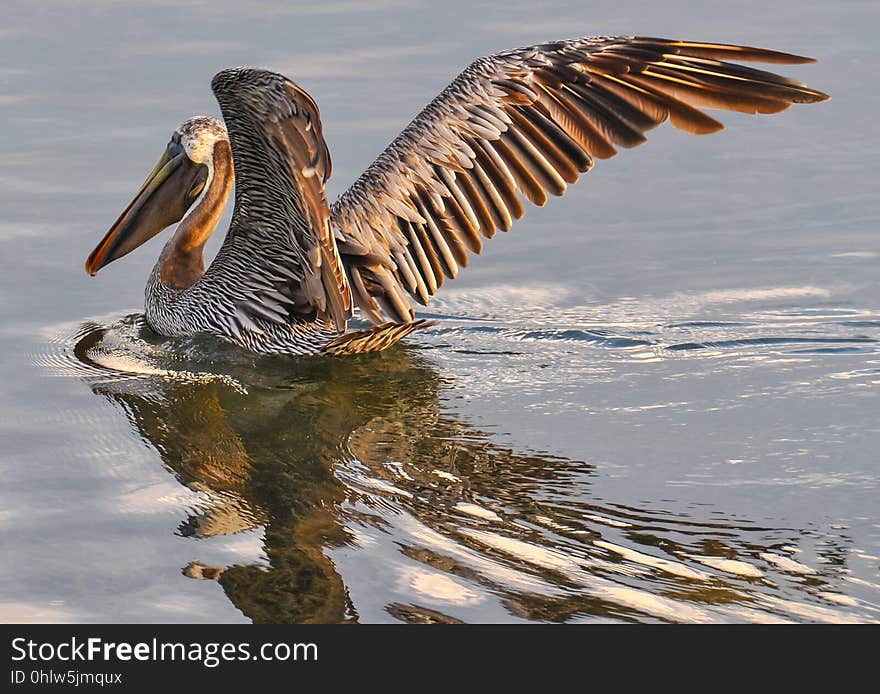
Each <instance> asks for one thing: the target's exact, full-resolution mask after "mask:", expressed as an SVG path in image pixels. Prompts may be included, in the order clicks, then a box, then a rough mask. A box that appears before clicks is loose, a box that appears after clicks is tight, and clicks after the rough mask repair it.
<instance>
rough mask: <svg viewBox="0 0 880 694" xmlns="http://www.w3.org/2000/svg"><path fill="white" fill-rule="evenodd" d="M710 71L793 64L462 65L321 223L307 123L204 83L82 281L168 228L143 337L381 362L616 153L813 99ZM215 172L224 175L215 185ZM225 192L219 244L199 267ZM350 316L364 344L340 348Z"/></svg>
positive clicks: (548, 55)
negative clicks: (657, 132)
mask: <svg viewBox="0 0 880 694" xmlns="http://www.w3.org/2000/svg"><path fill="white" fill-rule="evenodd" d="M729 60H739V61H747V62H748V61H755V62H764V63H806V62H812V59H810V58H804V57H801V56H797V55H790V54H787V53H779V52H776V51H770V50H764V49H759V48H750V47H746V46H734V45H725V44H713V43H696V42H690V41H673V40H668V39H658V38H644V37H619V36H618V37H592V38H580V39H573V40H570V41H556V42H552V43H545V44H541V45H537V46H531V47H527V48H520V49H515V50H511V51H505V52H502V53H496V54H494V55H490V56H487V57H484V58H480V59H478V60H476V61H474V62H473V63H471V65H470V66H468V67H467V68H466V69H465V70H464V71H463V72H462V73H461V74H460V75H459V76H458V77H457V78H456V79H455V80H454V81H453V82H452V83H451V84H450V85H449V86H448V87H446V89H444V90H443V91H442V92H441V93H440V95H439V96H437V98H435V99H434V100H433V101H432V102H431V103H430V104H428V106H427V107H425V109H424V110H423V111H422V112H421V113H420V114H419V115H418V116H416V118H415V119H414V120H413V121H412V123H410V124H409V126H408V127H407V128H406V129H405V130H404V131H403V132H402V133H401V134H400V135H398V137H397V138H396V139H395V140H394V141H393V142H392V143H391V144H390V145H389V146H388V148H387V149H386V150H385V151H384V152H382V154H380V155H379V158H378V159H376V161H374V162H373V163H372V164H371V165H370V167H369V168H368V169H367V170H366V171H365V172H364V173H363V175H361V177H360V178H359V179H358V180H357V181H356V182H355V183H354V185H352V187H351V188H349V189H348V190H347V191H346V192H345V193H344V194H343V195H342V196H340V198H339V199H338V200H337V201H336V202H335V203H334V204H333V206H332V207H330V206H328V204H327V200H326V197H325V194H324V184H325V182H326V181H327V179H328V178H329V176H330V170H331V165H330V153H329V151H328V149H327V144H326V143H325V141H324V138H323V135H322V129H321V120H320V117H319V114H318V107H317V106H316V105H315V102H314V100H313V99H312V98H311V97H310V96H309V94H308V93H306V91H305V90H303V89H302V88H301V87H299V86H298V85H296V84H294V83H293V82H291V81H290V80H289V79H287V78H285V77H284V76H282V75H279V74H276V73H273V72H268V71H265V70H258V69H251V68H234V69H229V70H223V71H222V72H219V73H218V74H217V75H215V77H214V79H213V81H212V82H211V88H212V89H213V91H214V94H215V96H216V97H217V101H218V102H219V103H220V108H221V110H222V112H223V117H224V119H225V121H226V125H225V127H224V125H223V124H221V123H220V122H218V121H216V120H214V119H212V118H207V117H197V118H192V119H190V120H188V121H186V122H185V123H184V124H183V125H181V126H180V128H178V129H177V130H176V131H175V132H174V134H173V135H172V138H171V141H170V142H169V143H168V146H167V148H166V150H165V153H164V154H163V155H162V158H161V159H160V161H159V163H158V164H157V165H156V168H155V169H154V170H153V171H152V172H151V173H150V175H149V176H148V177H147V180H146V182H145V183H144V184H143V186H142V187H141V189H140V191H138V194H137V195H136V197H135V198H134V200H133V201H132V202H131V203H130V204H129V206H128V207H127V208H126V209H125V211H124V212H123V213H122V215H121V216H120V217H119V219H118V220H117V221H116V223H115V224H114V225H113V226H112V227H111V228H110V231H108V232H107V235H106V236H105V237H104V239H103V240H102V241H101V243H100V244H98V247H97V248H95V250H94V251H92V254H91V255H90V256H89V258H88V260H87V261H86V270H87V271H88V272H89V274H92V275H94V274H95V273H96V272H97V271H98V270H100V269H101V268H102V267H104V266H105V265H106V264H108V263H109V262H111V261H113V260H116V259H117V258H120V257H122V256H123V255H125V254H127V253H129V252H130V251H132V250H134V249H135V248H136V247H137V246H139V245H141V244H142V243H144V242H145V241H147V240H148V239H150V238H152V237H153V236H155V235H156V234H158V233H159V232H160V231H162V230H163V229H164V228H166V227H167V226H169V225H171V224H174V223H175V222H179V224H178V226H177V230H176V231H175V233H174V235H173V236H172V237H171V239H170V240H169V241H168V243H167V244H166V245H165V247H164V249H163V250H162V253H161V255H160V256H159V261H158V263H157V264H156V266H155V268H154V270H153V272H152V274H151V275H150V279H149V281H148V283H147V288H146V319H147V322H148V323H149V324H150V326H151V327H152V328H153V329H154V330H155V331H156V332H158V333H160V334H163V335H189V334H193V333H199V332H206V333H211V334H214V335H217V336H219V337H221V338H224V339H225V340H228V341H230V342H233V343H235V344H238V345H241V346H243V347H246V348H248V349H250V350H253V351H255V352H260V353H268V354H279V353H292V354H315V353H332V354H347V353H355V352H366V351H374V350H379V349H383V348H385V347H387V346H389V345H391V344H394V343H395V342H397V341H398V340H400V339H401V338H402V337H404V336H406V335H407V334H409V333H410V332H412V331H413V330H415V329H418V328H420V327H423V326H425V325H426V324H428V322H427V321H419V320H415V313H414V311H413V303H412V299H415V300H416V301H418V302H419V303H421V304H425V303H427V301H428V299H429V297H430V296H431V295H432V294H434V292H436V291H437V289H438V288H439V287H440V285H441V284H443V281H444V279H445V278H447V277H449V278H454V277H455V276H456V275H457V274H458V272H459V269H460V268H461V267H464V266H465V265H467V262H468V253H479V252H480V250H481V249H482V246H483V238H485V239H491V238H492V237H493V236H494V235H495V232H496V231H497V230H498V229H501V230H503V231H507V230H508V229H509V228H510V226H511V224H512V223H513V220H515V219H519V218H520V217H522V216H523V214H524V212H525V209H524V207H523V203H522V201H521V199H520V196H522V197H524V198H525V199H527V200H529V201H530V202H532V203H534V204H535V205H538V206H542V205H544V204H545V203H546V202H547V196H548V194H549V195H557V196H558V195H562V194H563V193H564V192H565V190H566V186H567V185H568V184H569V183H574V182H575V181H577V179H578V177H579V176H580V174H582V173H584V172H586V171H589V170H590V168H592V166H593V160H594V159H595V158H598V159H605V158H608V157H611V156H613V155H614V154H615V153H616V150H615V146H619V147H626V148H629V147H634V146H635V145H638V144H641V143H642V142H644V141H645V132H646V131H648V130H650V129H651V128H654V127H655V126H657V125H659V124H660V123H662V122H663V121H665V120H667V119H669V120H670V121H671V123H672V124H673V125H674V126H675V127H677V128H680V129H682V130H685V131H687V132H690V133H696V134H705V133H712V132H716V131H718V130H721V129H722V127H723V126H722V125H721V123H719V122H718V121H717V120H715V119H714V118H712V117H710V116H708V115H707V114H706V113H704V112H703V111H702V110H700V109H702V108H711V109H722V110H731V111H741V112H745V113H776V112H778V111H782V110H784V109H786V108H788V107H789V106H790V105H791V104H792V103H812V102H817V101H824V100H826V99H827V98H828V96H827V95H826V94H823V93H822V92H818V91H815V90H813V89H809V88H807V87H806V86H804V85H803V84H801V83H800V82H795V81H793V80H790V79H787V78H785V77H780V76H779V75H776V74H773V73H770V72H765V71H762V70H756V69H754V68H750V67H745V66H742V65H739V64H736V63H732V62H728V61H729ZM233 163H234V169H235V173H234V176H233ZM233 179H234V182H235V208H234V211H233V214H232V221H231V223H230V225H229V230H228V231H227V234H226V238H225V240H224V242H223V245H222V247H221V248H220V250H219V252H218V253H217V256H216V258H215V259H214V261H213V262H212V263H211V265H210V266H209V267H208V268H207V269H205V263H204V258H203V248H204V244H205V241H206V240H207V239H208V237H209V236H210V235H211V233H212V232H213V230H214V227H215V226H216V225H217V222H218V221H219V219H220V216H221V213H222V211H223V208H224V206H225V204H226V200H227V198H228V196H229V192H230V190H231V189H232V186H233ZM354 306H357V307H358V308H359V309H360V310H361V312H362V313H363V314H364V316H366V317H367V318H368V319H369V320H370V321H371V322H373V323H374V324H375V327H373V328H371V329H369V330H361V331H351V332H346V325H347V322H348V320H349V318H351V316H352V311H353V307H354Z"/></svg>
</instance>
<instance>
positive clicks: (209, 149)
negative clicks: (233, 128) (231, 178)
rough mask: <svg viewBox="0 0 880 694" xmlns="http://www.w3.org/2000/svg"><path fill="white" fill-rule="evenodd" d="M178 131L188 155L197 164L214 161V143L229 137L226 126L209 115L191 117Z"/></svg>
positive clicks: (209, 163)
mask: <svg viewBox="0 0 880 694" xmlns="http://www.w3.org/2000/svg"><path fill="white" fill-rule="evenodd" d="M177 132H179V133H180V144H181V146H182V147H183V149H184V151H185V152H186V156H188V157H189V158H190V160H192V161H194V162H195V163H196V164H206V165H208V166H210V165H211V163H212V161H213V156H214V143H216V142H217V141H218V140H228V139H229V135H228V134H227V133H226V126H224V125H223V123H221V122H220V121H218V120H217V119H215V118H210V117H209V116H195V117H194V118H190V119H189V120H188V121H186V122H184V123H183V125H181V126H180V127H179V128H178V129H177Z"/></svg>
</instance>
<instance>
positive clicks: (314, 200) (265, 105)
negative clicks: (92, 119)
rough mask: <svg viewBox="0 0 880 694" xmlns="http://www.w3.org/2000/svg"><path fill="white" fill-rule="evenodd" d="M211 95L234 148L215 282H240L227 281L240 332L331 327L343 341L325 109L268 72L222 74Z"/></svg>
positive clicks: (343, 296)
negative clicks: (231, 203) (272, 326)
mask: <svg viewBox="0 0 880 694" xmlns="http://www.w3.org/2000/svg"><path fill="white" fill-rule="evenodd" d="M211 88H212V89H213V91H214V95H215V96H216V97H217V101H218V102H219V103H220V108H221V110H222V111H223V118H224V120H225V121H226V127H227V130H228V131H229V139H230V142H231V145H232V157H233V162H234V165H235V209H234V211H233V213H232V221H231V222H230V226H229V231H228V233H227V236H226V240H225V241H224V243H223V246H222V248H221V249H220V251H219V252H218V255H217V258H216V259H215V261H214V263H212V265H211V268H209V273H211V272H213V273H218V272H222V273H226V274H227V275H229V274H233V275H234V276H232V277H228V278H227V279H228V281H230V282H232V283H233V286H235V287H236V289H237V298H236V301H237V304H236V308H235V317H236V319H237V320H238V321H239V323H240V324H241V327H242V328H243V329H246V330H254V329H256V330H259V324H260V323H261V322H264V321H270V322H275V323H291V322H303V321H312V320H324V321H327V322H331V323H333V324H335V327H336V329H337V330H338V331H340V332H341V331H342V330H344V329H345V325H346V321H347V319H348V318H350V317H351V292H350V290H349V288H348V283H347V281H346V277H345V272H344V270H343V267H342V263H341V260H340V257H339V253H338V251H337V249H336V244H335V243H334V241H333V235H332V232H331V230H330V213H329V209H328V206H327V199H326V197H325V194H324V182H325V181H326V180H327V178H329V176H330V169H331V164H330V154H329V152H328V150H327V144H326V143H325V142H324V137H323V135H322V132H321V119H320V116H319V113H318V107H317V106H316V105H315V102H314V101H313V100H312V98H311V97H310V96H309V95H308V94H307V93H306V92H305V91H304V90H302V89H301V88H300V87H298V86H297V85H296V84H294V83H293V82H291V81H290V80H288V79H287V78H286V77H284V76H282V75H278V74H276V73H273V72H268V71H266V70H257V69H251V68H234V69H230V70H223V71H222V72H219V73H217V75H215V76H214V79H213V81H212V82H211Z"/></svg>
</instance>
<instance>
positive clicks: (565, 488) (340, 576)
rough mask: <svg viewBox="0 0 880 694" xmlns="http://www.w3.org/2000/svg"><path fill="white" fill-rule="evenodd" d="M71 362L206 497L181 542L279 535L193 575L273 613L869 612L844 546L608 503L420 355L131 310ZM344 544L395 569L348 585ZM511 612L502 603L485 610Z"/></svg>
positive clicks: (583, 475) (328, 616)
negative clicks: (293, 354) (186, 330)
mask: <svg viewBox="0 0 880 694" xmlns="http://www.w3.org/2000/svg"><path fill="white" fill-rule="evenodd" d="M74 351H75V354H76V357H77V362H76V365H77V369H78V375H80V376H82V377H84V378H85V379H86V380H87V381H88V382H89V383H90V385H91V388H92V390H93V391H94V392H95V393H97V394H100V395H102V396H104V397H106V398H107V399H108V400H110V401H112V402H113V403H115V404H116V405H118V407H119V409H121V410H122V411H123V412H124V413H125V415H126V417H127V418H128V419H129V420H130V422H131V423H132V425H133V427H134V428H135V430H136V432H137V433H138V434H139V435H140V436H141V437H142V438H143V439H144V440H145V441H146V442H147V443H148V444H149V445H151V446H152V447H153V448H154V449H155V450H156V451H157V452H158V453H159V455H160V456H161V458H162V460H163V462H164V463H165V465H166V466H167V467H168V469H169V470H170V471H171V472H172V473H173V474H174V476H175V477H176V478H177V480H178V481H179V482H180V483H181V484H183V485H185V486H186V487H188V488H189V489H191V490H193V491H195V492H197V493H199V495H200V496H201V498H202V499H203V500H204V504H203V505H202V506H200V508H198V509H194V510H192V511H191V512H190V513H189V514H188V517H187V518H185V519H183V520H182V521H181V523H180V525H179V528H178V532H179V534H180V535H182V536H184V537H186V538H191V539H192V540H193V542H194V543H195V542H197V541H199V540H201V539H205V538H209V537H217V536H224V535H231V534H235V533H240V532H243V531H248V530H254V529H259V528H262V531H263V554H261V555H260V556H254V557H253V560H252V561H250V562H249V563H242V564H235V565H232V566H211V565H208V564H204V563H201V562H200V561H199V559H198V554H199V546H198V544H193V549H192V554H193V561H192V562H191V563H190V564H189V565H188V566H186V567H182V568H183V573H184V574H185V575H186V576H188V577H190V578H200V579H214V580H217V581H218V582H219V584H220V585H221V586H222V588H223V590H224V591H225V593H226V595H227V596H228V598H229V599H230V600H231V601H232V603H233V604H234V605H235V606H236V607H237V608H238V609H239V610H241V611H242V612H243V613H244V614H245V615H246V616H247V617H249V618H250V619H252V620H253V621H255V622H347V621H357V620H358V619H359V612H358V605H357V604H356V603H357V601H356V600H354V599H353V598H352V597H351V596H350V592H349V591H350V589H351V587H352V586H351V584H352V583H358V582H359V581H363V582H364V583H365V584H369V583H370V581H372V582H373V583H374V584H375V585H378V586H384V585H389V584H395V585H398V586H402V588H401V591H402V592H403V593H405V594H406V595H407V596H408V597H407V600H392V601H389V602H388V604H385V605H384V610H385V612H386V613H387V614H388V615H390V616H391V617H393V618H395V619H398V620H403V621H411V622H451V621H459V620H460V619H461V618H462V615H464V614H467V615H469V618H470V619H483V620H497V619H499V618H500V616H501V615H503V614H506V615H507V617H508V618H519V619H527V620H551V621H574V620H589V619H597V618H599V619H613V620H626V621H654V620H663V621H744V620H755V621H764V620H776V619H796V620H835V621H840V620H845V619H853V618H856V616H855V615H852V614H849V613H847V612H843V611H837V610H838V608H837V607H836V606H835V605H834V603H835V602H838V603H840V602H841V601H842V600H844V596H843V595H839V594H838V591H837V589H836V588H835V584H836V583H837V582H839V580H840V576H841V574H842V573H843V572H845V563H846V560H847V552H846V551H845V548H842V547H837V546H834V545H833V543H829V542H828V538H824V540H823V542H824V544H823V546H822V549H821V552H822V553H823V564H822V565H821V566H819V567H818V568H816V567H815V566H807V565H806V564H804V563H801V561H799V559H798V553H799V544H800V543H801V542H802V541H804V539H805V535H804V533H802V532H801V531H799V530H797V529H784V528H783V529H778V528H765V527H757V526H755V525H754V524H752V523H751V522H749V521H744V520H737V519H733V518H725V517H722V516H721V515H720V514H719V513H718V512H714V511H712V512H707V513H710V514H711V515H710V518H709V519H708V520H707V519H706V518H705V517H701V518H698V517H690V516H688V515H686V514H683V513H682V512H681V511H680V510H678V511H676V512H671V511H667V510H664V509H663V508H652V507H651V505H650V504H644V505H640V506H638V507H635V506H632V505H623V504H617V503H612V502H608V501H603V500H602V499H600V498H598V497H597V496H596V495H595V494H594V493H593V492H592V491H591V488H592V486H593V480H595V479H596V475H600V474H601V470H597V469H596V468H594V466H592V465H590V464H589V463H587V462H585V461H578V460H569V459H565V458H561V457H555V456H550V455H545V454H541V453H536V452H527V451H517V450H512V449H510V448H506V447H504V446H500V445H498V444H496V443H494V442H493V440H492V439H491V437H490V436H489V435H488V434H486V433H484V432H481V431H479V430H477V429H475V428H474V427H472V426H470V425H469V424H468V422H467V421H464V420H463V419H462V418H461V417H459V416H457V415H455V414H453V413H452V412H451V411H450V408H446V407H444V400H443V398H444V382H443V379H442V377H441V376H440V375H439V374H438V373H437V371H436V370H435V369H434V368H433V367H432V365H431V362H430V360H429V359H428V358H426V357H425V356H423V353H424V350H420V349H419V348H417V347H413V346H401V347H398V348H396V349H394V350H390V351H388V352H386V353H382V354H377V355H363V356H360V357H351V358H345V359H329V358H313V359H298V360H290V359H273V358H261V357H255V356H253V355H249V354H248V355H244V354H243V353H241V352H238V351H237V350H235V349H234V348H227V347H226V346H218V345H215V344H213V343H211V344H206V343H201V342H198V341H197V340H194V339H190V340H184V341H176V342H175V341H173V340H168V341H156V338H154V337H150V336H149V335H148V331H147V330H146V329H145V328H143V324H142V321H141V319H140V318H139V317H137V316H133V317H129V318H128V319H126V320H124V321H122V322H120V323H117V324H115V325H114V326H113V327H112V328H110V329H106V328H103V327H101V326H97V325H94V324H92V325H88V326H84V328H83V329H82V330H81V331H80V334H79V336H78V341H77V344H76V347H75V349H74ZM215 369H216V370H222V371H223V372H224V373H223V374H222V375H219V376H218V375H217V374H215V373H213V370H215ZM586 447H587V449H588V448H589V442H587V443H586ZM841 541H842V542H843V541H844V540H843V539H841ZM389 546H390V547H391V550H390V552H389V550H388V549H387V548H388V547H389ZM346 551H349V553H351V552H355V553H368V554H369V553H377V554H376V559H375V560H373V561H372V563H371V565H370V566H372V570H373V571H376V572H378V575H377V576H373V577H371V578H369V577H362V576H355V575H350V576H346V575H345V573H344V570H343V569H341V568H339V563H340V562H339V561H337V560H336V558H340V559H341V560H342V563H343V564H344V563H345V558H344V555H345V552H346ZM388 557H390V559H388V561H387V562H384V563H383V560H384V559H385V558H388ZM400 559H404V560H405V563H402V562H401V561H399V560H400ZM181 580H184V579H181ZM398 592H400V591H398ZM835 596H837V597H836V598H835ZM492 601H495V602H496V603H497V604H498V605H499V606H500V607H501V608H502V609H503V610H504V612H502V613H498V612H491V611H489V610H488V609H487V610H486V611H482V612H481V611H480V610H479V606H480V605H481V604H485V603H489V602H492ZM475 606H476V607H475ZM441 608H442V609H441ZM469 608H473V609H474V610H475V611H471V612H468V611H467V609H469Z"/></svg>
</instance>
